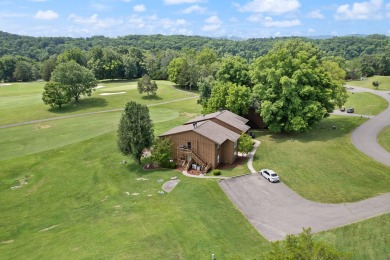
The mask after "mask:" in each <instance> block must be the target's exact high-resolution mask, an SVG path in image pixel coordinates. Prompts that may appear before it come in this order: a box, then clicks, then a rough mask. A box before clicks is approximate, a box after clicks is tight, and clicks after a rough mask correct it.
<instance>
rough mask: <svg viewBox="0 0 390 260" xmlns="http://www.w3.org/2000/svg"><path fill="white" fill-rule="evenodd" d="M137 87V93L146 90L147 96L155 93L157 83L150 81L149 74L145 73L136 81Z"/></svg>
mask: <svg viewBox="0 0 390 260" xmlns="http://www.w3.org/2000/svg"><path fill="white" fill-rule="evenodd" d="M137 87H138V91H139V93H141V94H142V93H144V92H146V93H147V94H148V97H149V94H152V95H156V91H157V88H158V87H157V84H156V81H154V80H153V81H152V80H151V78H150V77H149V75H147V74H145V75H143V76H142V78H140V79H139V80H138V83H137Z"/></svg>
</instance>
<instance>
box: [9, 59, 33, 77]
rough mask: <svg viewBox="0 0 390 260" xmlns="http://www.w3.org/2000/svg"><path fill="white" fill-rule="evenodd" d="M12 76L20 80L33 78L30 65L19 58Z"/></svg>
mask: <svg viewBox="0 0 390 260" xmlns="http://www.w3.org/2000/svg"><path fill="white" fill-rule="evenodd" d="M13 75H14V78H15V79H16V80H20V81H24V82H27V81H31V80H33V78H34V76H33V70H32V65H31V64H30V63H28V62H27V61H23V60H20V61H18V62H17V63H16V65H15V71H14V73H13Z"/></svg>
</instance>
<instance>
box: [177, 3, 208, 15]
mask: <svg viewBox="0 0 390 260" xmlns="http://www.w3.org/2000/svg"><path fill="white" fill-rule="evenodd" d="M206 11H207V8H206V7H201V6H200V5H191V6H190V7H188V8H186V9H183V10H182V11H181V12H182V13H183V14H191V13H199V14H204V13H205V12H206Z"/></svg>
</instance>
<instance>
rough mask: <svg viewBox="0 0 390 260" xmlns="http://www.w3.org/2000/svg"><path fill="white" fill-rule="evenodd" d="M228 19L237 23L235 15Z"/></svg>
mask: <svg viewBox="0 0 390 260" xmlns="http://www.w3.org/2000/svg"><path fill="white" fill-rule="evenodd" d="M229 21H231V22H232V23H237V22H238V18H237V17H231V18H230V19H229Z"/></svg>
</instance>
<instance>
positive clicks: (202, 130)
mask: <svg viewBox="0 0 390 260" xmlns="http://www.w3.org/2000/svg"><path fill="white" fill-rule="evenodd" d="M187 131H194V132H196V133H198V134H200V135H202V136H204V137H206V138H208V139H210V140H211V141H213V142H214V143H216V144H219V145H221V144H223V143H224V142H225V141H226V140H230V141H232V142H236V141H237V140H238V138H239V137H240V135H239V134H237V133H235V132H233V131H231V130H229V129H227V128H225V127H223V126H221V125H219V124H217V123H214V122H212V121H209V120H208V121H203V122H198V123H197V124H196V127H194V125H192V124H187V125H181V126H177V127H174V128H172V129H171V130H169V131H167V132H165V133H163V134H162V135H160V136H167V135H173V134H178V133H183V132H187Z"/></svg>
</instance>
